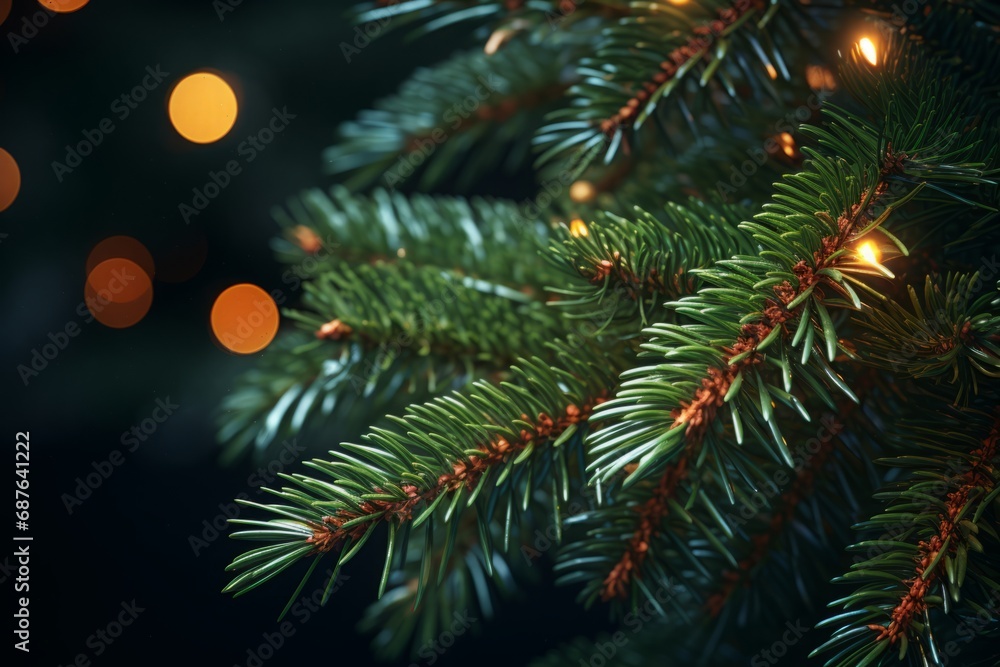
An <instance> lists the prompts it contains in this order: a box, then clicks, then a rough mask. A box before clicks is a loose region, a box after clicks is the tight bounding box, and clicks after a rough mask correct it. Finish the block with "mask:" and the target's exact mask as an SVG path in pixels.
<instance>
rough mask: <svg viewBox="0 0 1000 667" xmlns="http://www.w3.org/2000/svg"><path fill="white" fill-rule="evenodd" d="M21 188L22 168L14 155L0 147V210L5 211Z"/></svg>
mask: <svg viewBox="0 0 1000 667" xmlns="http://www.w3.org/2000/svg"><path fill="white" fill-rule="evenodd" d="M20 190H21V170H20V169H18V167H17V162H16V161H15V160H14V156H12V155H11V154H10V153H8V152H7V151H5V150H4V149H2V148H0V211H5V210H6V209H7V208H8V207H9V206H10V205H11V204H13V203H14V200H15V199H17V193H18V192H19V191H20Z"/></svg>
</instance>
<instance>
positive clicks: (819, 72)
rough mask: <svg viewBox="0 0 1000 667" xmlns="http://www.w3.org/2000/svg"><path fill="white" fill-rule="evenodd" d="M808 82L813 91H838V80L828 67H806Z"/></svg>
mask: <svg viewBox="0 0 1000 667" xmlns="http://www.w3.org/2000/svg"><path fill="white" fill-rule="evenodd" d="M806 81H808V82H809V87H810V88H812V89H813V90H830V91H833V90H836V89H837V78H836V77H835V76H834V75H833V72H831V71H830V70H829V69H827V68H826V67H823V66H822V65H809V66H808V67H806Z"/></svg>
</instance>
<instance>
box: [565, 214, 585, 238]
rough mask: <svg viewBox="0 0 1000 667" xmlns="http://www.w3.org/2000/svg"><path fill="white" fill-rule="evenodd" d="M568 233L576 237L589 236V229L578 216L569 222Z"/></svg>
mask: <svg viewBox="0 0 1000 667" xmlns="http://www.w3.org/2000/svg"><path fill="white" fill-rule="evenodd" d="M569 233H570V234H572V235H573V236H576V237H577V238H579V237H581V236H590V230H589V229H587V225H586V223H585V222H584V221H583V220H581V219H580V218H574V219H573V222H571V223H569Z"/></svg>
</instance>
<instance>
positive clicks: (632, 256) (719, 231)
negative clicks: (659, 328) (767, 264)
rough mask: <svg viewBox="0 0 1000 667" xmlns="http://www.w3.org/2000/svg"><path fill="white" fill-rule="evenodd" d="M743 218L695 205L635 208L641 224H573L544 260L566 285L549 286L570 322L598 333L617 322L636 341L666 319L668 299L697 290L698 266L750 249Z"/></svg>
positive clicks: (605, 220) (607, 219)
mask: <svg viewBox="0 0 1000 667" xmlns="http://www.w3.org/2000/svg"><path fill="white" fill-rule="evenodd" d="M741 213H742V210H741V209H738V208H735V207H724V206H712V205H709V204H706V203H704V202H699V201H697V200H691V201H689V202H688V203H687V205H686V206H679V205H676V204H668V205H666V206H664V207H663V209H662V210H661V211H660V212H659V213H658V214H657V215H653V214H650V213H647V212H645V211H636V214H637V216H638V217H637V218H636V219H635V220H627V219H624V218H620V217H618V216H615V215H611V214H603V215H601V216H598V217H597V219H596V220H594V221H593V222H592V223H590V224H589V225H588V224H585V223H584V222H583V221H582V220H577V221H574V222H573V223H572V226H570V227H569V228H564V234H563V239H562V242H561V243H560V244H553V246H552V247H551V249H550V252H549V253H548V254H547V255H545V258H546V259H548V260H549V262H550V263H552V264H553V265H555V266H556V267H557V268H559V269H561V271H562V273H563V274H564V275H566V276H567V280H566V281H565V283H564V284H565V285H566V286H565V287H562V288H557V287H550V288H549V290H550V291H551V292H553V293H555V294H558V295H561V296H562V297H563V298H561V299H559V300H558V301H556V302H555V304H554V305H555V306H556V307H558V308H560V310H561V311H562V312H563V313H564V314H565V315H566V316H567V317H570V318H573V319H586V320H589V321H591V322H595V324H594V326H595V329H596V330H597V331H596V332H597V333H601V332H603V331H604V330H605V328H606V327H608V326H610V325H611V324H612V323H615V324H616V325H617V326H616V330H618V331H621V332H622V335H623V336H628V337H631V336H633V335H634V332H635V331H637V330H638V329H639V328H640V327H642V326H647V325H648V324H650V323H651V322H653V321H658V320H661V319H663V318H664V317H665V316H666V313H667V311H665V310H664V309H663V308H662V306H661V304H662V302H663V301H665V300H673V299H678V298H680V297H681V296H684V295H687V294H690V293H692V292H693V291H694V290H695V288H696V286H698V284H699V283H698V280H697V273H694V272H693V271H694V270H695V269H699V268H703V267H706V266H708V265H709V264H710V262H711V261H713V260H715V259H719V258H723V257H729V256H731V255H732V254H734V253H736V252H740V251H743V252H749V251H750V247H749V245H748V244H747V243H746V237H745V236H744V235H743V234H741V233H740V232H739V231H738V230H737V229H736V225H737V223H738V220H739V217H738V216H739V215H740V214H741ZM581 278H582V279H583V280H582V281H581V280H580V279H581ZM595 311H596V312H598V313H600V315H595Z"/></svg>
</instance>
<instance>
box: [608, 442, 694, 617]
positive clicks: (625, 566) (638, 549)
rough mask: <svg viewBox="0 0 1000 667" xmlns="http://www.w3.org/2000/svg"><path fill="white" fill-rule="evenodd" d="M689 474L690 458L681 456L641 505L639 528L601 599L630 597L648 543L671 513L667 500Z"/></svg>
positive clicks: (610, 577)
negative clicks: (688, 461) (688, 462)
mask: <svg viewBox="0 0 1000 667" xmlns="http://www.w3.org/2000/svg"><path fill="white" fill-rule="evenodd" d="M685 477H687V458H686V457H681V459H680V460H679V461H678V462H677V464H676V465H670V466H668V467H667V470H666V471H665V472H664V473H663V475H662V476H661V477H660V481H659V483H657V485H656V489H655V490H654V491H653V495H652V496H651V497H650V498H649V500H647V501H646V502H645V503H643V504H642V505H641V506H640V507H639V508H638V510H637V511H638V513H639V527H638V528H636V530H635V533H634V534H633V535H632V538H631V539H630V540H629V542H628V548H627V549H626V550H625V553H623V554H622V557H621V560H619V561H618V563H617V564H616V565H615V566H614V568H612V569H611V572H609V573H608V576H607V577H605V579H604V585H603V587H602V588H601V600H603V601H604V602H607V601H609V600H612V599H615V598H618V599H625V598H627V597H628V589H629V583H631V581H632V577H633V576H635V577H636V578H638V576H639V568H641V567H642V563H643V561H644V560H646V555H647V554H648V553H649V545H650V542H651V541H652V540H653V538H654V537H655V536H656V535H657V534H658V533H659V531H660V527H661V525H662V524H663V520H664V518H666V516H667V514H669V507H668V502H669V500H670V498H672V497H673V495H674V492H675V490H676V489H677V485H678V484H680V483H681V481H683V480H684V478H685Z"/></svg>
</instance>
